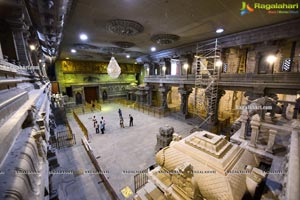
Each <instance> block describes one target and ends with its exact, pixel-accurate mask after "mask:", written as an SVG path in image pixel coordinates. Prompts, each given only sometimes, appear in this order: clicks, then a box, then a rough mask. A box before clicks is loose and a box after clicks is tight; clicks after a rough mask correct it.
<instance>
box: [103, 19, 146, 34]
mask: <svg viewBox="0 0 300 200" xmlns="http://www.w3.org/2000/svg"><path fill="white" fill-rule="evenodd" d="M106 30H107V31H109V32H111V33H115V34H118V35H122V36H134V35H137V34H139V33H142V32H143V31H144V27H143V25H141V24H140V23H138V22H136V21H132V20H124V19H115V20H111V21H109V22H108V23H107V24H106Z"/></svg>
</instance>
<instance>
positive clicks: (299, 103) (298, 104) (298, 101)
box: [293, 98, 300, 119]
mask: <svg viewBox="0 0 300 200" xmlns="http://www.w3.org/2000/svg"><path fill="white" fill-rule="evenodd" d="M299 110H300V98H298V99H296V104H295V108H294V113H293V119H297V118H298V114H299Z"/></svg>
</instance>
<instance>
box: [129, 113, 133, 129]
mask: <svg viewBox="0 0 300 200" xmlns="http://www.w3.org/2000/svg"><path fill="white" fill-rule="evenodd" d="M129 126H133V117H132V116H131V115H130V114H129Z"/></svg>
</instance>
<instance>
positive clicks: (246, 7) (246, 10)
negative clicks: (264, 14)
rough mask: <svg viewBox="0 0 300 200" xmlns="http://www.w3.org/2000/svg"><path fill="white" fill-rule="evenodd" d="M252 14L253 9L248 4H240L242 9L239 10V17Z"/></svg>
mask: <svg viewBox="0 0 300 200" xmlns="http://www.w3.org/2000/svg"><path fill="white" fill-rule="evenodd" d="M250 12H254V9H253V8H251V6H250V5H249V4H247V3H246V2H245V1H243V2H242V8H241V15H242V16H243V15H245V14H247V13H250Z"/></svg>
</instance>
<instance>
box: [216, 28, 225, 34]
mask: <svg viewBox="0 0 300 200" xmlns="http://www.w3.org/2000/svg"><path fill="white" fill-rule="evenodd" d="M223 32H224V29H223V28H218V29H217V30H216V33H223Z"/></svg>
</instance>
